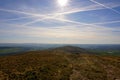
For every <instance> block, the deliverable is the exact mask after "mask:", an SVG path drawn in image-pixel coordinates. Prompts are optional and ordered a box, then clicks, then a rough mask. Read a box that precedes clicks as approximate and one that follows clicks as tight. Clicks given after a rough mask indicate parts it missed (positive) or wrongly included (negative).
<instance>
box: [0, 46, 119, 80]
mask: <svg viewBox="0 0 120 80" xmlns="http://www.w3.org/2000/svg"><path fill="white" fill-rule="evenodd" d="M68 53H69V54H68ZM73 53H74V54H73ZM0 80H120V56H101V55H94V54H89V52H87V50H85V49H82V48H79V47H74V46H64V47H58V48H54V49H48V50H41V51H29V52H24V53H22V54H15V55H9V56H0Z"/></svg>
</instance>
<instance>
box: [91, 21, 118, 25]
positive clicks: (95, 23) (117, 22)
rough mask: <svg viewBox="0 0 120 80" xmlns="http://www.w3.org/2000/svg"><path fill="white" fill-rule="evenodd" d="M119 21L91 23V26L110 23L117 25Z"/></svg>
mask: <svg viewBox="0 0 120 80" xmlns="http://www.w3.org/2000/svg"><path fill="white" fill-rule="evenodd" d="M118 22H120V21H109V22H101V23H92V24H95V25H96V24H110V23H118Z"/></svg>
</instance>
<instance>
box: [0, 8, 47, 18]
mask: <svg viewBox="0 0 120 80" xmlns="http://www.w3.org/2000/svg"><path fill="white" fill-rule="evenodd" d="M0 11H5V12H10V13H19V14H25V15H31V16H36V17H45V15H41V14H35V13H28V12H23V11H17V10H8V9H1V8H0Z"/></svg>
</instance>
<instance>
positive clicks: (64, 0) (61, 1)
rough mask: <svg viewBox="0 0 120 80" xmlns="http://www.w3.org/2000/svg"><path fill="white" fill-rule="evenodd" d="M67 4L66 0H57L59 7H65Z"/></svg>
mask: <svg viewBox="0 0 120 80" xmlns="http://www.w3.org/2000/svg"><path fill="white" fill-rule="evenodd" d="M67 3H68V0H58V4H59V5H60V6H61V7H64V6H66V5H67Z"/></svg>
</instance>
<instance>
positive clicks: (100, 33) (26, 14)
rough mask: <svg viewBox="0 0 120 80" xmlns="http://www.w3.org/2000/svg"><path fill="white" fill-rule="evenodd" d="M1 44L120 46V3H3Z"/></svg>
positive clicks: (93, 0) (18, 0)
mask: <svg viewBox="0 0 120 80" xmlns="http://www.w3.org/2000/svg"><path fill="white" fill-rule="evenodd" d="M0 17H1V18H0V44H2V43H18V44H22V43H34V44H35V43H36V44H120V1H119V0H2V1H1V2H0Z"/></svg>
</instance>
